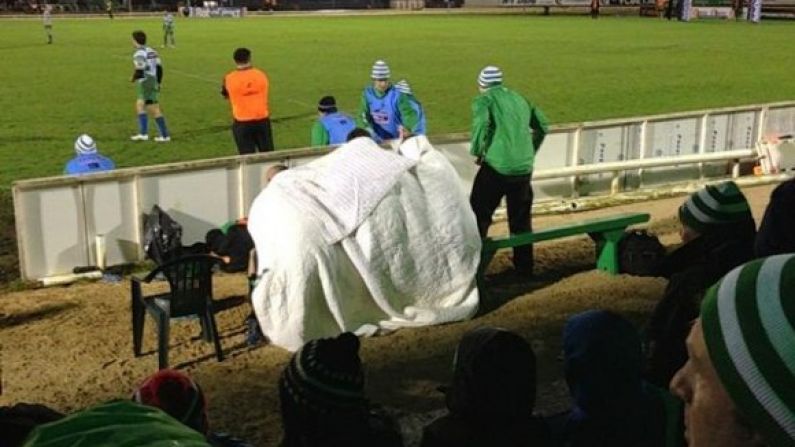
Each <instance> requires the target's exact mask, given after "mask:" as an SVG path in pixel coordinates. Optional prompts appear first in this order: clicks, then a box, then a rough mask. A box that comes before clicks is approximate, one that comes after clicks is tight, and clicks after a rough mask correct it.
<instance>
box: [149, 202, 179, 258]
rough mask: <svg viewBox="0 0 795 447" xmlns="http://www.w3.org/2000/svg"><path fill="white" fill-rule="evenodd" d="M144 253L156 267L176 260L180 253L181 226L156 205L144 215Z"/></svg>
mask: <svg viewBox="0 0 795 447" xmlns="http://www.w3.org/2000/svg"><path fill="white" fill-rule="evenodd" d="M144 252H145V253H146V256H147V257H148V258H149V259H151V260H153V261H155V263H157V265H163V264H165V263H166V262H168V261H171V260H173V259H177V258H178V257H179V256H180V255H181V252H182V225H180V224H178V223H177V222H176V221H175V220H174V219H172V218H171V216H169V215H168V214H167V213H166V212H165V211H163V210H162V209H160V207H159V206H157V205H154V206H153V207H152V212H151V213H149V214H144Z"/></svg>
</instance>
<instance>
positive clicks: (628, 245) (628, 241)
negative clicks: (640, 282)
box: [618, 230, 665, 276]
mask: <svg viewBox="0 0 795 447" xmlns="http://www.w3.org/2000/svg"><path fill="white" fill-rule="evenodd" d="M664 256H665V247H663V245H662V244H661V243H660V240H659V239H658V238H657V236H654V235H651V234H649V233H648V232H646V230H630V231H627V232H626V233H625V234H624V237H623V238H622V239H621V241H620V242H619V243H618V271H619V272H620V273H628V274H630V275H635V276H656V275H655V273H656V270H657V264H658V263H659V262H660V260H661V259H662V258H663V257H664Z"/></svg>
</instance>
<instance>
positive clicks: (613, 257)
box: [590, 229, 624, 275]
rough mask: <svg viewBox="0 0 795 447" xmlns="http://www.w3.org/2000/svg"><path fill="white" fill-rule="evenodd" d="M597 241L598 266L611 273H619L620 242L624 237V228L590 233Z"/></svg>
mask: <svg viewBox="0 0 795 447" xmlns="http://www.w3.org/2000/svg"><path fill="white" fill-rule="evenodd" d="M590 236H591V239H593V240H594V241H595V242H596V249H597V251H598V252H597V253H596V268H597V269H599V270H602V271H605V272H607V273H610V274H611V275H616V274H618V243H619V242H620V241H621V239H622V238H623V237H624V229H620V230H611V231H605V232H604V233H599V234H590Z"/></svg>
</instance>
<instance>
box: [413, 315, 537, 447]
mask: <svg viewBox="0 0 795 447" xmlns="http://www.w3.org/2000/svg"><path fill="white" fill-rule="evenodd" d="M535 363H536V362H535V355H534V354H533V350H532V348H531V347H530V345H529V344H528V343H527V342H526V341H525V340H524V339H523V338H521V337H520V336H518V335H516V334H513V333H511V332H508V331H505V330H502V329H495V328H479V329H476V330H474V331H471V332H469V333H468V334H466V335H465V336H464V338H463V339H462V340H461V343H460V344H459V345H458V349H457V350H456V354H455V360H454V366H453V384H452V386H451V388H450V389H449V390H448V392H447V407H448V410H449V414H448V415H446V416H442V417H441V418H439V419H437V420H436V421H434V422H433V423H431V424H430V425H429V426H428V427H426V428H425V430H424V432H423V438H422V443H421V446H422V447H442V446H459V447H480V446H483V447H487V446H501V447H530V446H547V445H550V444H549V433H548V430H547V428H546V426H545V425H544V424H543V422H542V421H541V420H540V419H538V418H535V417H534V416H533V407H534V405H535V397H536V365H535Z"/></svg>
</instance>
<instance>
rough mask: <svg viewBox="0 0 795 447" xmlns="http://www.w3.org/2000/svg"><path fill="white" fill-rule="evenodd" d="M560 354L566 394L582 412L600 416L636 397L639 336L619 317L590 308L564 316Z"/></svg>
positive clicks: (640, 364)
mask: <svg viewBox="0 0 795 447" xmlns="http://www.w3.org/2000/svg"><path fill="white" fill-rule="evenodd" d="M563 353H564V357H565V374H566V382H567V383H568V385H569V391H570V392H571V396H572V398H573V399H574V402H575V405H576V407H577V408H579V409H580V410H581V411H583V412H585V413H586V414H589V415H591V416H593V417H598V416H605V415H606V414H608V412H609V411H611V410H613V409H615V410H618V409H619V405H620V404H631V402H633V401H635V400H637V399H638V397H639V396H640V393H641V391H642V381H641V374H642V368H643V356H642V354H641V341H640V336H639V335H638V331H637V330H636V329H635V327H634V326H633V325H632V323H630V322H629V321H627V320H626V319H625V318H623V317H621V316H620V315H617V314H615V313H612V312H609V311H604V310H590V311H586V312H582V313H580V314H577V315H574V316H573V317H571V318H569V320H568V321H567V322H566V326H565V327H564V329H563Z"/></svg>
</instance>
